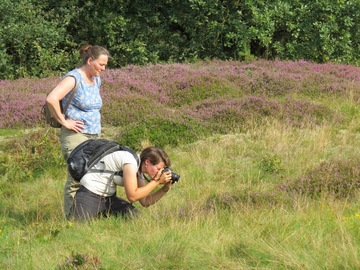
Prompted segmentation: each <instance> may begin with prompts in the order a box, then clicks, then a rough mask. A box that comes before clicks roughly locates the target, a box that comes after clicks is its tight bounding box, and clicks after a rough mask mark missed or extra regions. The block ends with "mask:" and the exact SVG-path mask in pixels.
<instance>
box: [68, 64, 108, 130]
mask: <svg viewBox="0 0 360 270" xmlns="http://www.w3.org/2000/svg"><path fill="white" fill-rule="evenodd" d="M67 76H72V77H74V78H75V81H76V83H78V82H79V87H78V89H77V91H76V94H75V96H74V98H73V99H72V101H71V103H70V106H69V108H68V109H67V111H66V113H65V118H66V119H72V120H79V121H82V122H83V123H84V129H83V130H82V133H86V134H100V133H101V115H100V109H101V107H102V99H101V96H100V86H101V78H100V77H95V78H94V79H95V82H94V84H93V85H91V84H88V83H86V82H85V80H84V78H83V76H82V75H81V74H80V73H79V72H78V69H77V68H76V69H74V70H72V71H70V72H68V73H67V74H66V75H65V77H67ZM72 91H74V89H73V90H71V91H70V92H69V93H68V94H67V95H66V96H65V97H64V98H63V99H62V105H63V107H65V106H66V104H67V102H68V100H69V98H70V96H71V94H72Z"/></svg>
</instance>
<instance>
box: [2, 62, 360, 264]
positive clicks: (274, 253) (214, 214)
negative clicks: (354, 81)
mask: <svg viewBox="0 0 360 270" xmlns="http://www.w3.org/2000/svg"><path fill="white" fill-rule="evenodd" d="M200 67H201V66H200ZM158 68H159V67H158ZM325 73H326V72H325ZM299 76H300V75H299ZM234 78H235V79H236V77H234ZM270 81H271V83H272V85H271V87H272V88H271V89H274V87H275V86H274V84H275V82H274V81H273V80H270ZM281 85H284V84H281ZM340 85H341V84H340ZM228 87H230V86H229V85H228ZM269 87H270V86H269ZM269 87H268V88H269ZM212 89H214V88H212ZM339 89H343V88H342V87H341V86H339ZM305 90H306V89H305ZM305 90H304V92H305ZM310 90H311V99H307V97H301V98H300V96H298V97H297V100H302V99H306V100H307V102H309V103H316V104H320V105H322V106H324V107H325V108H331V111H332V112H334V114H336V115H338V116H340V118H341V119H342V121H341V122H338V121H337V120H336V119H337V118H336V117H333V118H326V117H325V118H321V117H320V118H317V119H316V121H315V120H314V118H312V117H310V118H306V117H304V118H303V119H301V118H300V120H299V121H298V122H297V124H296V125H292V124H289V122H287V121H283V120H284V119H283V118H277V117H271V116H266V117H261V118H258V117H256V115H255V116H254V117H253V118H247V121H246V126H245V127H246V128H244V126H241V125H240V124H239V123H237V124H235V125H234V126H233V128H232V132H227V133H225V134H222V133H213V134H211V135H207V136H200V137H199V138H197V139H196V140H194V141H190V142H188V143H181V144H176V143H175V144H176V145H171V144H167V145H164V148H165V149H166V151H167V152H168V153H169V156H170V157H171V160H172V162H173V166H172V167H173V169H174V171H175V172H177V173H179V174H180V175H181V178H180V181H179V183H178V184H176V185H175V186H174V187H173V189H172V190H171V191H170V192H169V193H168V194H167V195H166V197H165V198H164V199H163V200H161V201H160V202H159V203H157V204H155V205H153V206H151V207H149V208H146V209H145V208H141V207H140V205H139V204H138V203H135V206H137V207H138V209H139V210H141V212H142V215H141V217H140V218H139V219H136V220H133V221H131V220H122V219H116V218H109V219H100V220H95V221H92V222H90V223H71V222H67V221H65V220H64V219H63V216H62V190H63V185H64V183H65V180H66V170H65V164H64V162H63V161H62V159H61V156H60V154H59V152H60V149H59V144H58V138H57V132H56V131H55V130H53V129H50V130H49V129H47V128H41V127H37V128H35V129H27V132H23V131H21V130H19V129H8V130H4V131H1V133H0V135H1V136H0V138H1V140H0V146H1V151H2V156H1V157H0V172H1V177H0V196H1V200H0V268H2V269H11V270H12V269H358V268H360V259H359V258H360V256H359V252H360V248H359V247H360V245H359V244H360V229H359V228H360V226H359V225H360V211H359V209H360V208H359V205H360V204H359V198H360V197H359V195H360V194H359V187H360V186H359V179H360V170H359V169H358V168H359V166H358V164H359V161H360V140H359V131H360V122H359V119H360V118H359V109H358V99H356V98H354V97H356V96H359V95H358V93H355V94H354V93H353V94H351V95H350V96H349V95H345V94H343V95H340V96H330V97H326V96H325V97H324V96H323V95H320V94H319V95H317V94H316V91H315V89H313V88H311V89H310ZM310 90H309V91H310ZM204 91H205V90H204ZM233 91H234V92H236V91H235V90H233ZM199 96H201V95H199ZM183 98H184V99H185V98H186V97H185V96H184V97H183ZM280 99H281V98H280ZM279 108H283V107H279ZM299 111H301V110H300V109H299ZM253 112H254V113H255V112H256V110H254V111H253ZM259 113H261V112H259ZM304 115H308V114H304ZM167 120H168V119H167ZM209 121H211V120H209ZM217 124H218V126H220V127H221V122H218V123H217ZM224 125H226V123H225V124H224ZM207 127H208V126H207ZM122 130H123V128H122V127H121V126H111V125H105V128H104V136H105V137H109V138H110V137H116V136H118V134H119V133H121V132H122ZM210 133H211V132H210ZM15 135H16V136H15ZM180 135H182V133H181V134H180ZM171 136H173V138H171V140H173V139H174V138H175V139H176V134H173V135H171ZM173 141H176V140H173ZM139 144H141V145H143V146H146V145H148V144H151V140H143V141H141V142H139ZM339 179H340V185H339V182H338V180H339ZM118 193H119V195H120V196H124V193H123V190H122V189H120V188H119V190H118Z"/></svg>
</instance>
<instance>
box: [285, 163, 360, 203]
mask: <svg viewBox="0 0 360 270" xmlns="http://www.w3.org/2000/svg"><path fill="white" fill-rule="evenodd" d="M359 164H360V163H359V160H341V161H329V162H323V163H321V164H320V165H319V167H318V168H316V169H314V170H312V171H310V172H308V173H306V174H305V175H304V176H301V177H299V178H297V179H293V180H290V181H288V182H287V183H284V184H282V185H280V186H279V188H280V190H282V191H285V192H287V193H290V194H295V195H296V194H297V195H305V196H309V197H313V198H318V197H320V196H321V195H330V196H334V197H335V198H351V197H353V196H354V195H355V194H356V191H357V190H358V189H359V188H360V165H359Z"/></svg>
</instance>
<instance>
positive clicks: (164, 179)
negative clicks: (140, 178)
mask: <svg viewBox="0 0 360 270" xmlns="http://www.w3.org/2000/svg"><path fill="white" fill-rule="evenodd" d="M163 171H164V169H162V170H161V171H159V172H158V173H157V174H156V175H155V177H154V178H153V179H154V180H155V181H156V182H159V184H161V185H163V184H166V183H169V182H170V181H171V172H170V171H167V172H163Z"/></svg>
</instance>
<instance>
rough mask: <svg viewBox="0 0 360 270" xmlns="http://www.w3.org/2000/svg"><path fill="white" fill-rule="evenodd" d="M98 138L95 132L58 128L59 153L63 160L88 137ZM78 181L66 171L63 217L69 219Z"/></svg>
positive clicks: (78, 185)
mask: <svg viewBox="0 0 360 270" xmlns="http://www.w3.org/2000/svg"><path fill="white" fill-rule="evenodd" d="M96 138H99V135H97V134H95V135H93V134H83V133H76V132H74V131H71V130H68V129H66V128H64V127H62V128H61V130H60V143H61V153H62V155H63V157H64V159H65V160H67V159H68V157H69V155H70V153H71V151H72V150H74V148H75V147H76V146H78V145H79V144H80V143H82V142H84V141H86V140H88V139H96ZM79 187H80V183H79V182H77V181H75V180H74V179H73V178H72V177H71V175H70V174H69V173H68V175H67V181H66V183H65V187H64V214H65V218H66V219H67V220H69V219H70V218H71V215H72V211H73V207H74V206H73V205H74V197H75V193H76V191H77V190H78V189H79Z"/></svg>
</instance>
